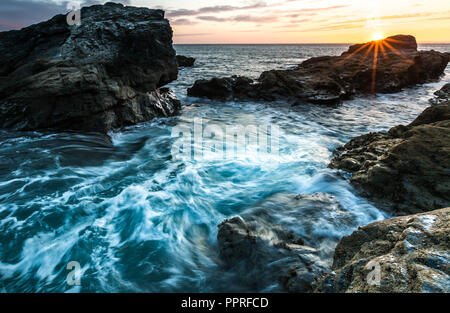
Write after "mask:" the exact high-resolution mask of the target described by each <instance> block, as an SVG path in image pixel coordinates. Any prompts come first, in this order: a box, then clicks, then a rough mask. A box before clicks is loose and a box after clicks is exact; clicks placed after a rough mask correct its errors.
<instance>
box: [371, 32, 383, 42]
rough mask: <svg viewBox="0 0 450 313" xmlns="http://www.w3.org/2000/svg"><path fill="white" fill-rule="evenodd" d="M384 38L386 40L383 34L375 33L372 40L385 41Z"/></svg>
mask: <svg viewBox="0 0 450 313" xmlns="http://www.w3.org/2000/svg"><path fill="white" fill-rule="evenodd" d="M383 38H384V36H383V34H382V33H374V34H373V35H372V40H373V41H378V40H381V39H383Z"/></svg>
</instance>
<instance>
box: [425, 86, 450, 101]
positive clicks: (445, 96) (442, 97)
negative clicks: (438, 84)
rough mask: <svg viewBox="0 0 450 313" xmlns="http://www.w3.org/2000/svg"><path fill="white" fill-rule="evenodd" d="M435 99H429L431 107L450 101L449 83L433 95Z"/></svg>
mask: <svg viewBox="0 0 450 313" xmlns="http://www.w3.org/2000/svg"><path fill="white" fill-rule="evenodd" d="M434 95H435V96H436V98H434V99H430V103H431V104H433V105H437V104H442V103H445V102H448V101H449V100H450V83H449V84H446V85H444V87H442V88H441V89H440V90H438V91H436V92H435V93H434Z"/></svg>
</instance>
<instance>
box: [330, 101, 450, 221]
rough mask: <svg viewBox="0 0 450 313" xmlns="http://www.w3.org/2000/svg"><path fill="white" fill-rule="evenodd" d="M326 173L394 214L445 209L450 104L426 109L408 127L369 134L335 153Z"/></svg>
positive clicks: (449, 183) (449, 190) (449, 192)
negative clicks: (344, 177) (336, 174)
mask: <svg viewBox="0 0 450 313" xmlns="http://www.w3.org/2000/svg"><path fill="white" fill-rule="evenodd" d="M335 154H336V155H335V158H334V159H333V160H332V161H331V164H330V167H331V168H335V169H340V170H344V171H347V172H351V173H352V177H351V179H350V182H351V183H352V184H353V185H354V186H355V187H357V188H358V189H359V190H362V191H363V193H364V194H366V195H367V196H368V197H370V198H371V199H373V200H375V201H377V202H378V203H379V204H380V206H382V207H388V208H391V209H393V210H394V211H395V213H396V214H400V215H401V214H409V213H418V212H423V211H430V210H435V209H439V208H443V207H448V206H450V103H448V102H447V103H446V104H441V105H436V106H432V107H429V108H427V109H426V110H425V111H424V112H423V113H422V114H421V115H420V116H419V117H418V118H417V119H416V120H415V121H414V122H412V123H411V124H410V125H408V126H396V127H394V128H392V129H391V130H390V131H389V132H387V133H370V134H367V135H363V136H360V137H357V138H354V139H353V140H351V141H350V142H349V143H347V144H346V145H345V146H343V147H341V148H338V149H337V151H336V152H335Z"/></svg>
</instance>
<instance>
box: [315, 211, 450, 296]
mask: <svg viewBox="0 0 450 313" xmlns="http://www.w3.org/2000/svg"><path fill="white" fill-rule="evenodd" d="M449 251H450V208H447V209H442V210H437V211H432V212H428V213H422V214H418V215H411V216H403V217H397V218H393V219H390V220H385V221H381V222H377V223H373V224H370V225H368V226H365V227H360V228H359V229H358V230H357V231H355V232H354V233H353V234H352V235H350V236H347V237H344V238H343V239H342V240H341V241H340V242H339V244H338V245H337V247H336V252H335V255H334V261H333V266H332V271H331V272H330V273H328V274H327V275H325V276H324V277H322V278H321V279H320V280H319V282H318V284H317V285H316V290H315V291H316V292H383V293H398V292H401V293H405V292H414V293H422V292H433V293H435V292H445V293H448V292H449V291H450V253H449Z"/></svg>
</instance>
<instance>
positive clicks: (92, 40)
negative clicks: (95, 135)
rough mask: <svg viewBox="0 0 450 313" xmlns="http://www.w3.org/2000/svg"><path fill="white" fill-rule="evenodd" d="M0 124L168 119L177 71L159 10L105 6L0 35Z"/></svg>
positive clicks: (32, 126)
mask: <svg viewBox="0 0 450 313" xmlns="http://www.w3.org/2000/svg"><path fill="white" fill-rule="evenodd" d="M0 54H1V55H2V58H1V59H0V77H1V78H0V127H1V128H12V129H17V130H37V129H46V128H54V129H61V130H67V129H70V130H81V131H101V132H106V131H108V130H110V129H113V128H116V127H122V126H126V125H132V124H136V123H139V122H143V121H147V120H150V119H152V118H153V117H159V116H170V115H173V114H175V113H176V112H177V111H178V110H179V109H180V102H179V101H178V100H177V99H176V97H175V95H174V94H173V93H172V92H170V91H169V90H167V89H159V88H160V87H162V86H164V85H165V84H167V83H169V82H171V81H173V80H175V79H176V78H177V74H178V66H177V61H176V57H175V51H174V49H173V48H172V29H171V27H170V25H169V22H168V21H167V20H166V19H164V12H163V11H161V10H150V9H147V8H135V7H124V6H123V5H121V4H114V3H107V4H105V5H95V6H91V7H86V8H82V10H81V25H78V26H76V25H74V26H69V25H68V24H67V22H66V16H65V15H57V16H55V17H53V18H52V19H50V20H48V21H46V22H43V23H39V24H36V25H32V26H30V27H27V28H24V29H22V30H19V31H9V32H2V33H0Z"/></svg>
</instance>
